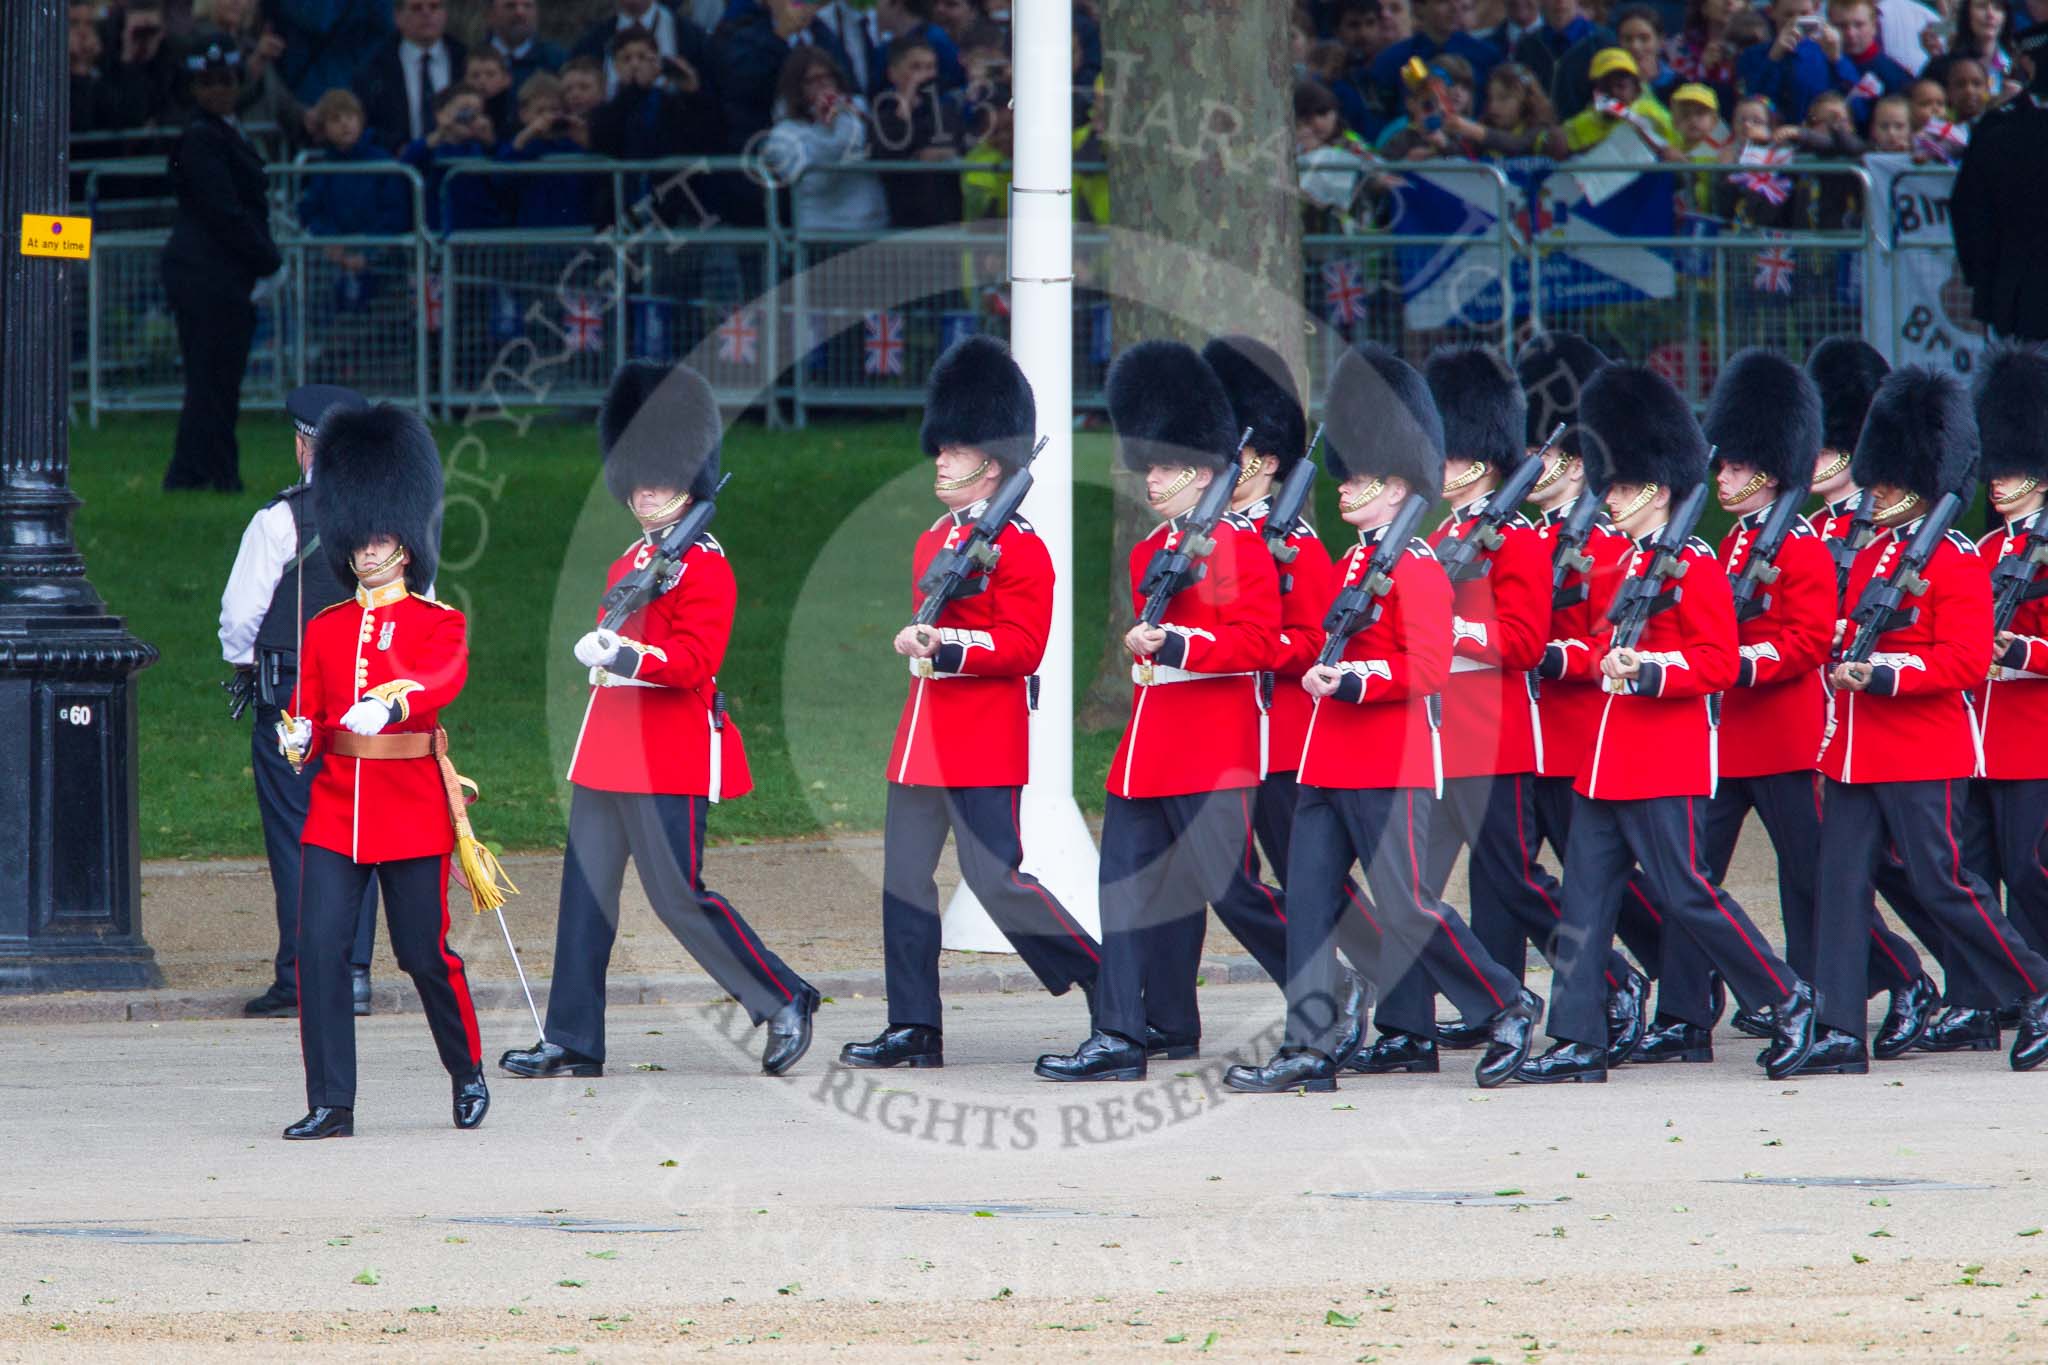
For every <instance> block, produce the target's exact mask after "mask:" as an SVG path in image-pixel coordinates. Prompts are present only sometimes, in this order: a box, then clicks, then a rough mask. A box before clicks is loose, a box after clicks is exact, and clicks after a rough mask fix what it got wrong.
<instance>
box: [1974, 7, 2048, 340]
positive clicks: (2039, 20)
mask: <svg viewBox="0 0 2048 1365" xmlns="http://www.w3.org/2000/svg"><path fill="white" fill-rule="evenodd" d="M2015 8H2016V9H2017V10H2018V13H2016V14H2014V16H2013V19H2014V22H2015V24H2016V26H2018V27H2019V29H2020V32H2019V36H2018V38H2017V39H2016V40H2015V42H2014V46H2015V47H2016V48H2017V49H2018V51H2019V54H2020V62H2021V65H2022V66H2029V65H2030V66H2031V67H2032V77H2031V79H2029V81H2028V82H2027V88H2026V89H2025V90H2023V91H2021V92H2020V93H2019V94H2017V95H2015V96H2013V97H2012V98H2011V99H2009V100H2007V101H2006V102H2005V103H2003V104H2001V105H1999V106H1998V107H1997V108H1995V109H1992V110H1991V111H1990V112H1989V113H1987V114H1985V115H1984V116H1983V117H1982V118H1980V119H1978V120H1977V125H1976V127H1975V128H1974V129H1972V130H1971V132H1970V145H1969V147H1968V148H1967V149H1966V150H1965V151H1964V153H1963V166H1962V170H1961V171H1960V172H1959V173H1958V174H1957V176H1956V187H1955V193H1954V194H1953V196H1952V197H1951V198H1950V200H1949V222H1950V224H1951V225H1952V226H1953V228H1954V231H1955V238H1956V260H1957V263H1958V264H1959V265H1960V266H1961V267H1962V271H1963V280H1964V281H1965V282H1966V283H1967V284H1968V285H1969V286H1970V290H1971V293H1972V295H1973V302H1972V304H1971V311H1972V312H1973V313H1975V314H1976V316H1977V318H1978V320H1979V321H1981V322H1983V323H1984V324H1985V325H1986V326H1988V327H1990V328H1991V330H1992V332H1993V333H1995V334H1996V335H1998V336H2000V337H2006V338H2024V339H2026V340H2029V341H2041V340H2048V274H2044V273H2043V272H2042V270H2041V261H2042V259H2043V258H2044V256H2048V200H2044V199H2043V198H2042V196H2041V193H2040V186H2041V182H2042V178H2043V177H2044V176H2048V0H2023V3H2022V4H2020V5H2019V6H2016V7H2015Z"/></svg>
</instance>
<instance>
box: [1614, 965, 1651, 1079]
mask: <svg viewBox="0 0 2048 1365" xmlns="http://www.w3.org/2000/svg"><path fill="white" fill-rule="evenodd" d="M1649 1027H1650V978H1649V977H1647V976H1644V975H1643V974H1642V973H1641V972H1638V971H1631V972H1629V974H1628V975H1627V976H1625V977H1623V978H1622V979H1621V984H1620V985H1619V986H1616V987H1615V988H1614V990H1613V991H1612V992H1610V993H1609V995H1608V997H1607V1064H1608V1065H1609V1066H1620V1065H1621V1064H1622V1063H1623V1062H1625V1061H1627V1060H1628V1059H1629V1058H1630V1057H1632V1056H1634V1055H1635V1050H1636V1044H1637V1043H1640V1042H1642V1041H1643V1034H1644V1033H1646V1032H1648V1030H1649Z"/></svg>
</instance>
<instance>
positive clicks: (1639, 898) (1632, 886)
mask: <svg viewBox="0 0 2048 1365" xmlns="http://www.w3.org/2000/svg"><path fill="white" fill-rule="evenodd" d="M1623 885H1625V886H1627V887H1628V893H1629V894H1630V895H1631V896H1634V897H1635V898H1636V904H1637V905H1640V906H1642V907H1643V910H1644V912H1645V913H1647V914H1648V915H1649V917H1650V920H1651V922H1652V923H1654V924H1655V925H1657V927H1659V928H1662V927H1663V926H1664V917H1663V916H1662V915H1660V914H1658V913H1657V907H1656V906H1654V905H1652V904H1650V898H1649V897H1648V896H1645V895H1644V894H1643V888H1641V887H1640V886H1637V885H1636V883H1635V879H1634V878H1633V877H1631V878H1630V879H1629V880H1628V881H1627V882H1625V883H1623Z"/></svg>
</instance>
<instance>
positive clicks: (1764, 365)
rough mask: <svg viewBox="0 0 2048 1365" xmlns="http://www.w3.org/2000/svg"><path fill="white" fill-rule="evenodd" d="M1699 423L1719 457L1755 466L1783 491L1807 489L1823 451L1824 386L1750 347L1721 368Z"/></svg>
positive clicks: (1771, 354)
mask: <svg viewBox="0 0 2048 1365" xmlns="http://www.w3.org/2000/svg"><path fill="white" fill-rule="evenodd" d="M1700 426H1701V427H1702V429H1704V431H1705V433H1706V437H1707V439H1708V440H1709V441H1711V442H1712V443H1713V444H1714V445H1715V446H1716V447H1717V452H1718V453H1717V455H1716V458H1717V459H1720V460H1732V461H1734V462H1735V463H1737V464H1747V465H1754V466H1756V468H1757V470H1758V472H1760V473H1763V474H1766V475H1768V476H1770V477H1771V478H1773V479H1776V480H1777V481H1778V487H1779V489H1780V490H1781V491H1783V490H1791V491H1797V492H1804V491H1805V490H1806V489H1807V487H1808V486H1810V485H1811V484H1812V483H1813V461H1814V457H1815V456H1816V455H1818V454H1820V430H1821V413H1820V390H1819V389H1817V388H1815V387H1814V383H1813V381H1812V380H1811V379H1809V378H1807V376H1806V371H1804V370H1802V369H1800V368H1799V367H1798V366H1797V365H1794V364H1793V363H1792V362H1791V361H1789V360H1787V359H1785V357H1783V356H1781V355H1779V354H1778V353H1777V352H1775V351H1767V350H1765V349H1764V348H1763V347H1761V346H1752V347H1751V348H1749V349H1748V350H1746V351H1738V352H1737V353H1736V354H1735V356H1734V357H1733V358H1732V359H1730V360H1729V362H1728V363H1727V365H1725V366H1724V367H1722V370H1721V377H1720V378H1719V379H1718V380H1716V381H1715V382H1714V394H1713V397H1712V398H1711V399H1709V400H1708V402H1707V415H1706V417H1705V418H1704V419H1702V420H1701V422H1700Z"/></svg>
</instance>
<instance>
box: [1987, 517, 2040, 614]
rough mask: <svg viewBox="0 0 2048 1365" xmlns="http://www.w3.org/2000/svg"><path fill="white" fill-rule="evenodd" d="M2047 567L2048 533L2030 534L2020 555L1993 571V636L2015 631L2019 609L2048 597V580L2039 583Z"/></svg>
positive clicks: (2030, 532) (2003, 562) (2002, 563)
mask: <svg viewBox="0 0 2048 1365" xmlns="http://www.w3.org/2000/svg"><path fill="white" fill-rule="evenodd" d="M2043 564H2048V532H2043V531H2039V530H2034V531H2029V532H2027V535H2026V539H2025V540H2023V541H2021V542H2020V548H2019V551H2018V553H2016V554H2009V555H2007V556H2005V557H2004V558H2003V559H2001V560H1999V561H1998V566H1997V567H1996V568H1994V569H1992V571H1991V633H1992V634H1994V635H1996V634H1998V633H1999V632H2001V631H2007V630H2011V629H2012V621H2013V618H2014V617H2015V616H2018V615H2019V614H2020V608H2021V607H2023V606H2025V605H2026V604H2027V603H2029V602H2031V601H2033V600H2034V599H2035V598H2037V597H2048V579H2042V580H2041V581H2039V582H2036V581H2035V579H2036V578H2037V577H2038V576H2039V575H2040V572H2041V566H2042V565H2043Z"/></svg>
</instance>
